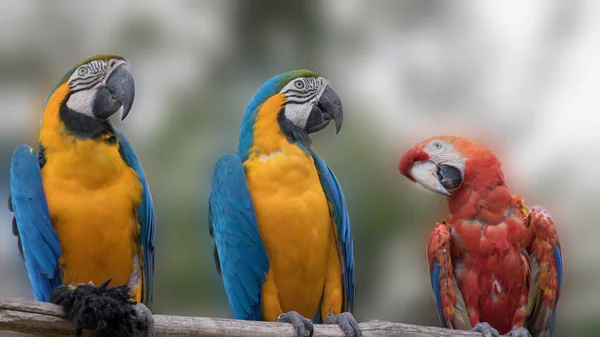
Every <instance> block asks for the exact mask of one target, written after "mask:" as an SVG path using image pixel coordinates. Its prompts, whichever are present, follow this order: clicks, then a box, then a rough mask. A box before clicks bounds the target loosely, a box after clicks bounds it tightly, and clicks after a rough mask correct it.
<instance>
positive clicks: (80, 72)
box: [77, 67, 88, 76]
mask: <svg viewBox="0 0 600 337" xmlns="http://www.w3.org/2000/svg"><path fill="white" fill-rule="evenodd" d="M87 73H88V70H87V68H86V67H81V68H79V70H78V71H77V74H79V76H84V75H85V74H87Z"/></svg>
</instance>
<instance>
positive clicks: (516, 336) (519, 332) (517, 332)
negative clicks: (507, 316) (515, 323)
mask: <svg viewBox="0 0 600 337" xmlns="http://www.w3.org/2000/svg"><path fill="white" fill-rule="evenodd" d="M506 336H509V337H531V334H530V333H529V330H527V329H525V328H516V329H513V330H511V331H510V332H509V333H507V334H506Z"/></svg>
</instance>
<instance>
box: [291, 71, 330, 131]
mask: <svg viewBox="0 0 600 337" xmlns="http://www.w3.org/2000/svg"><path fill="white" fill-rule="evenodd" d="M325 87H327V80H326V79H325V78H323V77H299V78H295V79H293V80H292V81H290V82H289V83H288V84H287V85H286V86H285V87H283V89H281V91H280V92H279V93H281V94H283V95H285V97H286V98H287V102H286V104H285V107H284V108H285V117H286V118H287V119H289V120H290V121H292V123H294V125H296V126H297V127H299V128H304V127H305V126H306V122H307V121H308V117H309V116H310V112H311V110H312V107H313V105H315V104H317V103H318V102H319V98H320V97H321V94H322V93H323V91H324V90H325Z"/></svg>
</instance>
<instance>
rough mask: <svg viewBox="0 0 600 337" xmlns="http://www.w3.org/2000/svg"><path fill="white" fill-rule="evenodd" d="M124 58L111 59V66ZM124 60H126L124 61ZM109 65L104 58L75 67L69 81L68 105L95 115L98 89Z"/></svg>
mask: <svg viewBox="0 0 600 337" xmlns="http://www.w3.org/2000/svg"><path fill="white" fill-rule="evenodd" d="M119 61H122V60H116V59H113V60H110V66H111V67H113V68H114V65H113V64H116V63H115V62H119ZM123 62H124V61H123ZM107 68H108V65H107V63H106V61H104V60H94V61H91V62H88V63H86V64H83V65H81V66H79V68H77V69H75V71H74V72H73V74H72V75H71V77H69V80H68V83H69V85H70V86H71V92H72V94H71V96H70V97H69V99H68V100H67V107H69V109H71V110H73V111H76V112H78V113H81V114H84V115H86V116H90V117H94V113H93V111H92V105H93V103H94V97H95V95H96V89H97V88H98V86H100V85H101V84H102V82H103V80H105V75H106V74H107V71H108V69H107Z"/></svg>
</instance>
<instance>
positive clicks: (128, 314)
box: [50, 280, 140, 337]
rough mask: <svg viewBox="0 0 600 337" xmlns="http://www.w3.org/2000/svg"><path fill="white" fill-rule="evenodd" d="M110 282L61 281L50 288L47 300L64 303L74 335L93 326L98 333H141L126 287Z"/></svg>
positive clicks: (93, 329)
mask: <svg viewBox="0 0 600 337" xmlns="http://www.w3.org/2000/svg"><path fill="white" fill-rule="evenodd" d="M109 282H110V280H108V281H107V282H104V283H103V284H102V285H101V286H100V287H95V286H93V285H91V284H82V285H79V286H77V287H76V288H73V287H71V286H67V285H63V286H60V287H58V288H56V289H54V291H53V292H52V295H51V297H50V302H51V303H54V304H58V305H60V306H61V307H63V309H64V311H65V313H66V314H67V317H69V319H71V320H72V321H73V325H74V326H75V329H76V330H75V334H76V335H78V334H79V335H80V333H81V330H82V329H88V330H92V331H94V332H95V335H96V336H101V337H102V336H119V337H129V336H136V335H138V334H139V333H140V330H139V328H138V327H139V325H140V324H139V322H138V320H137V315H136V310H135V309H134V306H133V305H134V304H135V302H132V300H131V295H130V294H129V288H128V287H127V286H125V285H123V286H117V287H111V288H108V287H107V286H108V283H109Z"/></svg>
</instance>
